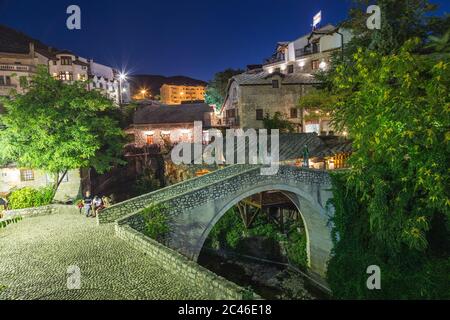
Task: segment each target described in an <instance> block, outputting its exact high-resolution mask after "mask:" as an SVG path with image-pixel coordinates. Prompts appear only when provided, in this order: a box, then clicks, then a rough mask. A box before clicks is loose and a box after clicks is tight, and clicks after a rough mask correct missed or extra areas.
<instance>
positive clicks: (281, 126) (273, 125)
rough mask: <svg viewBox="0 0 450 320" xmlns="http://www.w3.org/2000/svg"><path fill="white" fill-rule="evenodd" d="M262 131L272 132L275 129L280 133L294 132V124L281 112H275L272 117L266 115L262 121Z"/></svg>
mask: <svg viewBox="0 0 450 320" xmlns="http://www.w3.org/2000/svg"><path fill="white" fill-rule="evenodd" d="M263 124H264V129H267V130H272V129H277V130H280V132H283V133H286V132H295V126H294V124H293V123H292V122H291V121H289V120H288V119H286V116H285V115H284V114H282V113H281V112H275V113H274V115H273V117H272V116H270V114H269V113H266V115H265V116H264V119H263Z"/></svg>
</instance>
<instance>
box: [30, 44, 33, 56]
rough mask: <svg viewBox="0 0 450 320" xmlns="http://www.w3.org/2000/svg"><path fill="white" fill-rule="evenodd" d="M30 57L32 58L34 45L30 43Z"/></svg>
mask: <svg viewBox="0 0 450 320" xmlns="http://www.w3.org/2000/svg"><path fill="white" fill-rule="evenodd" d="M30 56H31V58H34V43H33V42H30Z"/></svg>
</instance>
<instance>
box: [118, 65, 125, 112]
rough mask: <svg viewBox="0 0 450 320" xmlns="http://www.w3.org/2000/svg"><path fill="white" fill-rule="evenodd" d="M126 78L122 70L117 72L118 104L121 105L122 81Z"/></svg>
mask: <svg viewBox="0 0 450 320" xmlns="http://www.w3.org/2000/svg"><path fill="white" fill-rule="evenodd" d="M125 80H127V75H126V74H125V73H123V72H121V73H119V105H122V103H123V97H122V93H123V89H122V83H123V82H124V81H125Z"/></svg>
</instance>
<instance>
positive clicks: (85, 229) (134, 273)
mask: <svg viewBox="0 0 450 320" xmlns="http://www.w3.org/2000/svg"><path fill="white" fill-rule="evenodd" d="M73 265H75V266H78V267H80V269H81V290H68V289H67V277H68V275H67V268H68V267H69V266H73ZM202 298H204V297H202V296H201V295H200V294H199V293H198V291H197V290H196V289H195V288H194V287H191V286H190V285H189V283H188V282H187V281H186V280H185V279H183V278H182V277H180V276H178V275H176V274H172V273H168V272H167V271H165V270H164V269H161V267H160V266H159V265H157V264H156V263H154V262H153V261H152V260H151V259H150V258H149V257H147V256H145V255H144V254H143V253H141V252H139V251H137V250H135V249H133V248H132V247H130V246H129V245H128V244H127V243H126V242H124V241H123V240H121V239H119V238H117V237H115V236H114V230H113V226H112V225H104V226H97V225H96V223H95V219H92V218H91V219H87V218H84V217H83V216H82V215H77V214H70V213H61V214H57V215H51V216H40V217H35V218H29V219H24V220H22V221H21V222H19V223H18V224H13V225H10V226H8V227H7V228H6V229H0V300H2V299H161V300H162V299H202Z"/></svg>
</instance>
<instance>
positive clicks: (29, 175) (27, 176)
mask: <svg viewBox="0 0 450 320" xmlns="http://www.w3.org/2000/svg"><path fill="white" fill-rule="evenodd" d="M20 181H34V172H33V170H30V169H21V170H20Z"/></svg>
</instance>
